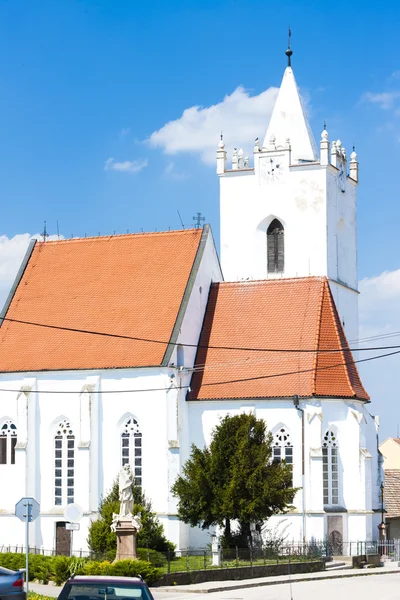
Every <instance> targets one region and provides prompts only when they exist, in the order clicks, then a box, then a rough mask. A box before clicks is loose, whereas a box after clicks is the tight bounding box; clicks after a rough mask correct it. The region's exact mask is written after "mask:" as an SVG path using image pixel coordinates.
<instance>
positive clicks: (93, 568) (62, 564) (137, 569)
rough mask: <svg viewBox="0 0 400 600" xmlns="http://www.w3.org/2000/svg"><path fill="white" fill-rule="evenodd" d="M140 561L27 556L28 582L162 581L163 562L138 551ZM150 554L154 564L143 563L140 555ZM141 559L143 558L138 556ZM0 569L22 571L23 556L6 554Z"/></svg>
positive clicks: (156, 554)
mask: <svg viewBox="0 0 400 600" xmlns="http://www.w3.org/2000/svg"><path fill="white" fill-rule="evenodd" d="M139 550H140V551H139V560H120V561H118V562H116V563H111V562H110V561H108V560H104V561H102V562H99V561H95V560H87V559H85V558H83V559H82V558H75V557H72V558H69V557H68V556H43V555H41V554H30V555H29V580H34V579H39V580H40V581H43V582H45V583H48V582H49V581H50V580H52V581H54V582H55V584H56V585H62V584H63V583H65V581H67V579H69V577H70V576H71V575H72V573H75V574H76V575H119V576H121V577H135V576H138V575H141V576H142V577H143V579H145V581H146V582H147V583H149V584H151V583H153V582H154V581H156V580H157V579H159V578H160V577H161V574H162V573H161V570H160V569H158V568H157V567H156V564H155V563H157V564H159V565H160V566H161V562H162V561H163V560H164V561H165V558H164V556H163V555H162V554H160V553H159V552H155V551H151V550H149V551H147V550H143V548H142V549H139ZM147 553H149V557H151V558H152V559H153V561H154V563H151V562H148V561H147V560H143V555H144V554H147ZM141 555H142V556H141ZM0 565H1V566H2V567H5V568H7V569H12V570H14V571H17V570H19V569H23V568H25V555H24V554H16V553H13V552H7V553H4V554H0Z"/></svg>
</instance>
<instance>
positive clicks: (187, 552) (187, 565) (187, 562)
mask: <svg viewBox="0 0 400 600" xmlns="http://www.w3.org/2000/svg"><path fill="white" fill-rule="evenodd" d="M186 571H190V569H189V550H186Z"/></svg>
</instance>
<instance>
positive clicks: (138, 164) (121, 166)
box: [104, 158, 149, 173]
mask: <svg viewBox="0 0 400 600" xmlns="http://www.w3.org/2000/svg"><path fill="white" fill-rule="evenodd" d="M148 164H149V163H148V161H147V160H146V159H143V160H124V161H122V162H118V161H116V160H115V159H114V158H108V159H107V160H106V162H105V163H104V170H105V171H120V172H122V173H140V171H143V169H145V168H146V167H147V165H148Z"/></svg>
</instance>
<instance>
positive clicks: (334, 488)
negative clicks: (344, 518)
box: [322, 430, 339, 504]
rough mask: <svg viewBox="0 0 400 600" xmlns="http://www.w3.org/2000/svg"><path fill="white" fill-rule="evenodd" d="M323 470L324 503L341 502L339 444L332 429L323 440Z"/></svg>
mask: <svg viewBox="0 0 400 600" xmlns="http://www.w3.org/2000/svg"><path fill="white" fill-rule="evenodd" d="M322 471H323V490H324V504H339V444H338V441H337V437H336V434H335V433H334V432H333V431H332V430H328V431H327V432H326V433H325V435H324V438H323V440H322Z"/></svg>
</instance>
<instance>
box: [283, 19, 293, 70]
mask: <svg viewBox="0 0 400 600" xmlns="http://www.w3.org/2000/svg"><path fill="white" fill-rule="evenodd" d="M291 37H292V32H291V31H290V27H289V29H288V47H287V50H286V52H285V54H286V56H287V66H288V67H290V66H291V64H292V61H291V57H292V54H293V50H292V49H291V47H290V38H291Z"/></svg>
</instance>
